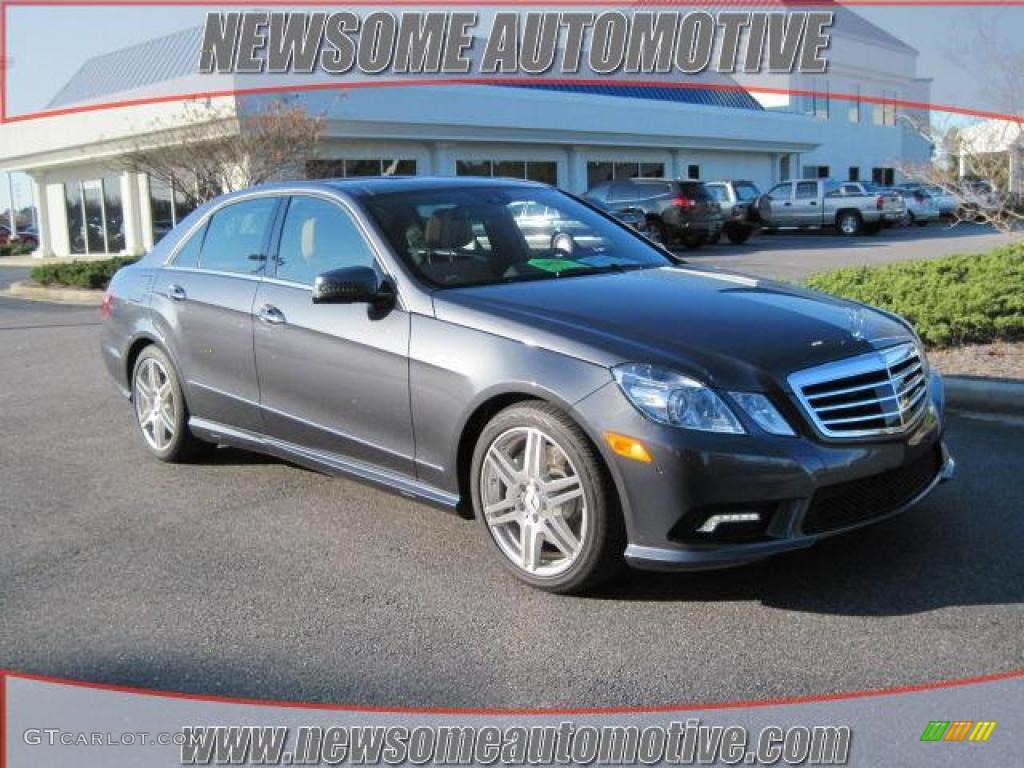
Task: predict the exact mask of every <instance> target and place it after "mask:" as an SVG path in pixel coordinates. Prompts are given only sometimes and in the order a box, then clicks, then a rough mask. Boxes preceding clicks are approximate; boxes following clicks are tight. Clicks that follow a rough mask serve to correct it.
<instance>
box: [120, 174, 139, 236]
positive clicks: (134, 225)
mask: <svg viewBox="0 0 1024 768" xmlns="http://www.w3.org/2000/svg"><path fill="white" fill-rule="evenodd" d="M121 216H122V219H123V221H124V250H125V253H127V254H129V255H132V256H137V255H139V254H141V253H142V251H143V247H142V232H141V223H140V220H139V184H138V182H137V181H136V180H135V174H134V173H130V172H128V171H125V172H124V173H122V174H121Z"/></svg>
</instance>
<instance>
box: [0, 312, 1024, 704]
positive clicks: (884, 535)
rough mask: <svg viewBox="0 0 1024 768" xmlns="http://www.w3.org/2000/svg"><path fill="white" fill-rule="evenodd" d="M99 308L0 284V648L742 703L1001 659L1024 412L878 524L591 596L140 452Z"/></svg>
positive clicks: (208, 683)
mask: <svg viewBox="0 0 1024 768" xmlns="http://www.w3.org/2000/svg"><path fill="white" fill-rule="evenodd" d="M97 321H98V312H97V310H96V309H81V308H64V307H51V306H48V305H45V304H38V303H35V304H30V303H27V302H20V301H16V300H11V299H0V359H2V361H3V364H2V365H0V666H2V667H9V668H12V669H17V670H22V671H26V672H35V673H43V674H50V675H59V676H67V677H71V678H80V679H87V680H93V681H103V682H108V683H120V684H129V685H139V686H146V687H153V688H162V689H168V690H177V691H191V692H202V693H216V694H229V695H238V696H251V697H266V698H276V699H300V700H309V701H331V702H338V703H354V704H382V705H385V704H393V705H399V704H406V705H444V706H508V707H519V706H523V707H535V706H549V705H562V706H572V705H576V706H580V705H592V706H598V705H630V704H632V705H638V704H646V705H653V704H662V703H683V702H710V701H722V700H736V699H756V698H763V697H772V696H780V695H799V694H814V693H827V692H835V691H842V690H851V689H860V688H866V687H876V686H889V685H899V684H910V683H919V682H925V681H934V680H939V679H944V678H953V677H960V676H967V675H977V674H983V673H990V672H996V671H1002V670H1009V669H1015V668H1019V667H1022V666H1024V631H1022V630H1024V608H1022V600H1024V559H1022V558H1021V552H1022V551H1024V516H1022V515H1021V499H1022V498H1024V479H1022V477H1024V476H1022V473H1021V471H1020V468H1021V460H1022V458H1024V456H1022V452H1021V446H1022V445H1024V426H1022V425H1021V424H1019V423H1007V422H1003V421H986V420H979V419H975V418H968V417H956V418H953V419H952V420H951V422H950V434H949V439H950V443H951V447H952V450H953V452H954V454H955V455H956V457H957V459H958V461H959V463H960V477H959V479H958V480H957V481H956V482H955V483H953V484H949V485H946V486H944V487H942V488H940V489H939V490H938V491H937V492H936V493H935V494H934V496H932V497H931V498H930V499H929V500H928V501H927V502H926V503H925V504H923V505H922V506H921V507H920V508H918V509H916V510H915V511H913V512H911V513H908V514H906V515H905V516H903V517H900V518H898V519H895V520H892V521H889V522H886V523H883V524H880V525H878V526H876V527H873V528H871V529H868V530H865V531H863V532H860V533H856V534H854V535H850V536H847V537H845V538H841V539H837V540H832V541H830V542H828V543H825V544H823V545H821V546H819V547H817V548H815V549H813V550H810V551H806V552H801V553H797V554H794V555H790V556H787V557H783V558H779V559H776V560H772V561H769V562H766V563H763V564H761V565H757V566H754V567H748V568H744V569H739V570H734V571H728V572H724V573H703V574H691V575H658V574H641V573H633V574H627V575H626V576H625V577H624V578H623V579H622V580H621V581H619V582H618V583H616V584H615V585H613V586H612V587H610V588H608V589H606V590H605V591H604V592H602V593H600V594H598V595H596V596H593V597H590V598H564V597H555V596H551V595H546V594H543V593H540V592H536V591H533V590H530V589H528V588H526V587H524V586H521V585H519V584H518V583H517V582H515V581H513V580H512V579H511V578H510V577H508V576H507V575H505V573H504V572H503V570H502V569H501V568H499V567H497V566H496V564H495V562H494V560H493V557H492V555H491V553H490V552H489V551H488V549H487V546H486V542H485V541H484V540H483V538H482V536H481V532H480V531H479V530H478V529H477V526H476V524H475V523H474V522H470V521H465V520H462V519H459V518H456V517H454V516H450V515H447V514H444V513H442V512H438V511H436V510H434V509H431V508H427V507H424V506H420V505H418V504H415V503H412V502H409V501H407V500H405V499H402V498H400V497H395V496H391V495H387V494H385V493H382V492H379V491H376V490H372V489H369V488H367V487H365V486H362V485H359V484H356V483H354V482H349V481H346V480H340V479H333V478H328V477H324V476H321V475H318V474H315V473H312V472H308V471H306V470H303V469H298V468H296V467H293V466H290V465H288V464H284V463H281V462H277V461H273V460H269V459H263V458H260V457H258V456H255V455H253V454H249V453H244V452H241V451H236V450H229V449H221V450H219V451H218V452H217V453H216V455H215V457H214V458H213V459H211V460H209V461H207V462H205V463H202V464H198V465H193V466H169V465H165V464H161V463H159V462H157V461H155V460H153V459H151V458H150V457H149V456H148V455H147V454H146V452H145V451H144V450H143V447H142V445H141V440H140V438H139V437H138V435H137V434H136V432H135V429H134V425H133V424H132V421H131V415H130V409H129V407H128V405H127V403H125V402H124V401H123V400H121V399H120V397H119V396H118V395H117V394H115V392H114V389H113V386H112V385H111V383H110V382H109V381H108V380H107V379H106V375H105V373H104V372H103V370H102V368H101V363H100V359H99V356H98V354H97V343H98V336H99V328H98V326H97Z"/></svg>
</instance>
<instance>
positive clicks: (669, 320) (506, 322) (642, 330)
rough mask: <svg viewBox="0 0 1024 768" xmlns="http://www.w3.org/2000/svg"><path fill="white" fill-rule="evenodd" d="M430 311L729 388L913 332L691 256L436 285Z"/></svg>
mask: <svg viewBox="0 0 1024 768" xmlns="http://www.w3.org/2000/svg"><path fill="white" fill-rule="evenodd" d="M434 308H435V313H436V314H437V317H438V319H441V320H445V321H448V322H452V323H456V324H459V325H464V326H468V327H473V328H477V329H479V330H482V331H485V332H487V333H493V334H495V335H498V336H504V337H507V338H511V339H516V340H520V341H523V342H524V343H527V344H530V345H533V346H536V347H541V348H545V349H550V350H553V351H555V352H559V353H561V354H567V355H571V356H574V357H577V358H580V359H583V360H586V361H588V362H593V363H596V364H600V365H606V366H612V365H616V364H618V363H622V362H640V363H653V364H659V365H666V366H671V367H673V368H674V369H676V370H680V371H681V372H683V373H688V374H690V375H693V376H696V377H698V378H700V379H701V380H703V381H705V382H707V383H708V384H711V385H712V386H718V387H721V388H729V389H747V390H763V389H765V388H766V387H768V386H770V384H771V383H774V385H776V386H778V387H781V388H784V389H785V388H787V384H786V377H787V376H788V374H790V373H792V372H793V371H797V370H802V369H804V368H810V367H813V366H815V365H819V364H821V363H825V362H829V361H832V360H837V359H840V358H844V357H851V356H854V355H857V354H862V353H864V352H869V351H871V350H873V349H877V348H881V347H885V346H889V345H891V344H893V343H895V342H896V341H897V340H906V339H910V338H912V334H911V332H910V331H909V330H908V328H907V326H906V325H905V324H904V323H903V322H902V321H900V320H899V319H898V318H896V317H894V316H892V315H888V314H886V313H883V312H880V311H878V310H875V309H871V308H869V307H865V306H863V305H860V304H856V303H854V302H849V301H845V300H842V299H837V298H833V297H830V296H825V295H823V294H818V293H814V292H811V291H806V290H802V289H799V288H795V287H793V286H789V285H784V284H781V283H776V282H772V281H765V280H759V279H756V278H751V277H747V276H743V275H738V274H735V273H729V272H721V271H716V270H709V269H698V268H695V267H692V266H686V267H664V268H657V269H645V270H636V271H631V272H624V273H610V274H603V275H589V276H580V277H564V278H558V279H551V280H540V281H528V282H520V283H508V284H501V285H488V286H477V287H468V288H457V289H447V290H441V291H437V292H436V293H435V294H434Z"/></svg>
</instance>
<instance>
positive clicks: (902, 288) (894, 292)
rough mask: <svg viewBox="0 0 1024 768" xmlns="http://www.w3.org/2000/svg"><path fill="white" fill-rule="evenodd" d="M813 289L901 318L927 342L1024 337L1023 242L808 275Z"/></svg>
mask: <svg viewBox="0 0 1024 768" xmlns="http://www.w3.org/2000/svg"><path fill="white" fill-rule="evenodd" d="M808 285H809V286H810V287H811V288H813V289H815V290H818V291H823V292H825V293H831V294H834V295H836V296H843V297H845V298H848V299H853V300H855V301H860V302H863V303H865V304H870V305H872V306H875V307H881V308H883V309H887V310H889V311H891V312H895V313H896V314H898V315H902V316H903V317H905V318H907V320H909V321H910V322H911V323H913V324H914V327H915V328H916V329H917V332H918V333H919V334H920V336H921V339H922V340H923V341H924V342H925V344H927V345H928V346H932V347H947V346H952V345H958V344H984V343H988V342H992V341H1017V340H1021V339H1024V243H1017V244H1014V245H1009V246H1005V247H1003V248H998V249H996V250H994V251H991V252H990V253H986V254H980V255H974V256H949V257H946V258H941V259H933V260H929V261H908V262H903V263H900V264H888V265H886V266H882V267H852V268H847V269H838V270H835V271H833V272H824V273H822V274H818V275H813V276H812V277H811V278H810V279H809V280H808Z"/></svg>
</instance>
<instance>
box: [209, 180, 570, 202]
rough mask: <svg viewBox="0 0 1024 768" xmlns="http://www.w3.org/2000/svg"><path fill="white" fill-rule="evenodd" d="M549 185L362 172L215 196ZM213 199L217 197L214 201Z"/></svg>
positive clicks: (360, 193)
mask: <svg viewBox="0 0 1024 768" xmlns="http://www.w3.org/2000/svg"><path fill="white" fill-rule="evenodd" d="M495 187H499V188H500V187H505V188H508V189H549V188H550V187H549V186H548V185H547V184H541V183H540V182H536V181H527V180H525V179H505V178H495V177H489V176H461V177H460V176H360V177H357V178H346V179H315V180H305V179H300V180H296V181H275V182H269V183H266V184H259V185H257V186H255V187H249V188H247V189H242V190H238V191H237V192H229V193H227V194H225V195H221V196H219V197H217V198H214V200H215V201H226V200H232V199H236V198H240V197H249V196H250V195H252V194H253V193H254V192H256V193H259V192H263V193H266V192H280V193H281V194H284V195H287V194H289V193H294V192H296V191H302V190H309V191H311V192H315V191H320V192H324V191H331V190H337V191H339V192H344V193H345V194H347V195H349V196H350V197H355V198H365V197H372V196H374V195H383V194H388V193H391V192H426V191H431V190H442V189H494V188H495ZM211 202H213V201H211Z"/></svg>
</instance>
